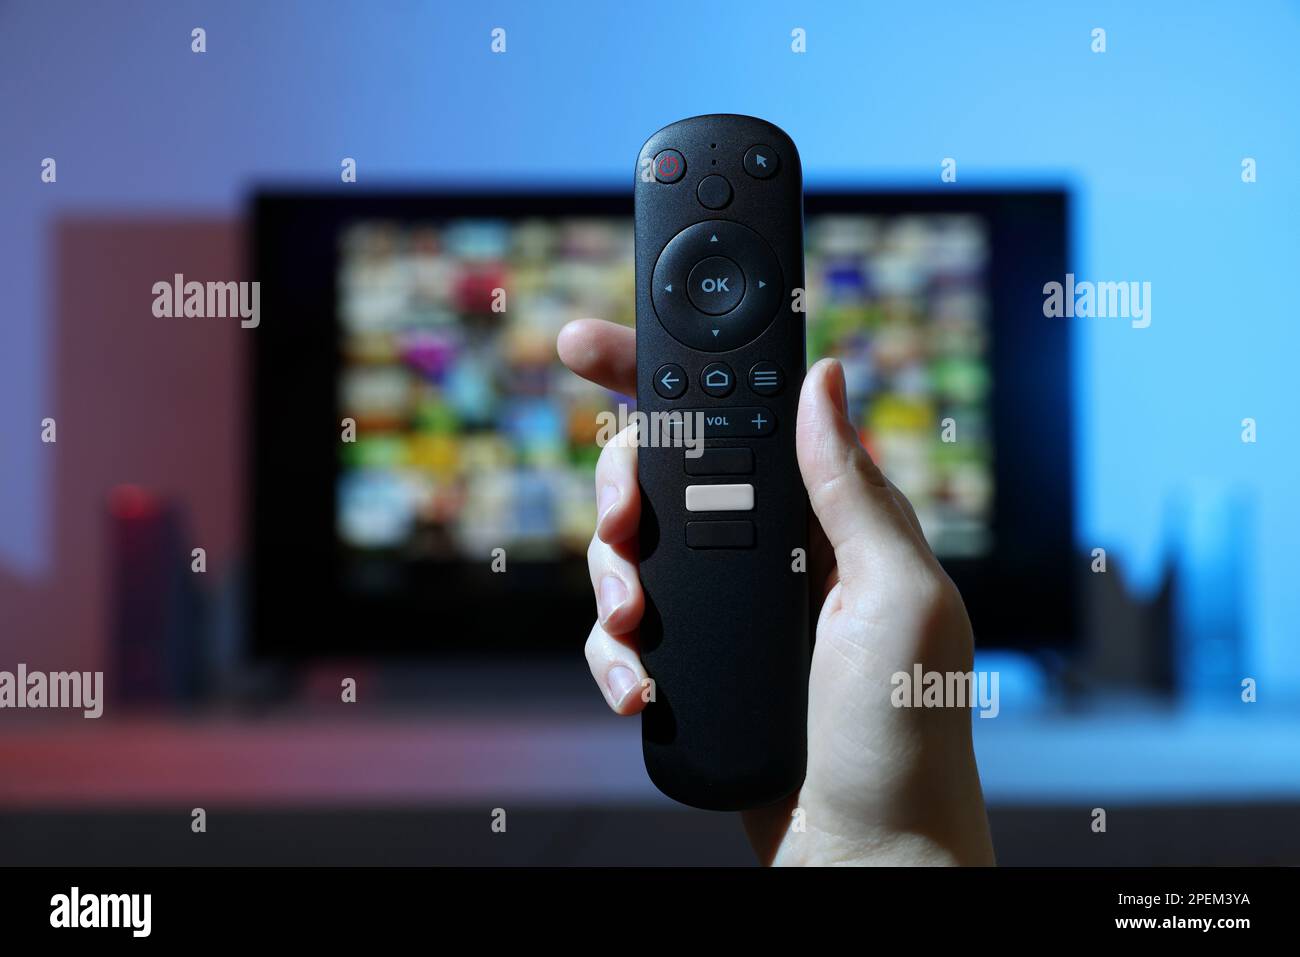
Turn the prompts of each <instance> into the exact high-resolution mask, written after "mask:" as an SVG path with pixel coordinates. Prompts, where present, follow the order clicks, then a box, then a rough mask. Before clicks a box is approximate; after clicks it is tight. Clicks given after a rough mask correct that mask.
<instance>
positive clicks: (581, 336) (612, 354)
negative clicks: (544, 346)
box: [555, 319, 636, 396]
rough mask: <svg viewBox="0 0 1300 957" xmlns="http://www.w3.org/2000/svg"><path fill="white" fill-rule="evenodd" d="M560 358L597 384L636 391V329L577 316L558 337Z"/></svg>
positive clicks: (623, 392) (627, 393)
mask: <svg viewBox="0 0 1300 957" xmlns="http://www.w3.org/2000/svg"><path fill="white" fill-rule="evenodd" d="M555 351H556V352H557V353H558V354H559V356H560V361H561V362H563V363H564V364H565V365H566V366H568V367H569V368H570V369H571V370H572V371H574V372H576V373H577V374H578V375H580V376H582V377H583V378H584V379H588V380H590V381H592V382H594V383H596V384H597V385H601V386H604V387H605V388H606V389H609V390H610V391H612V392H618V393H621V394H622V395H629V396H632V395H636V331H635V330H633V329H630V328H628V327H627V326H620V325H617V324H616V323H613V322H606V321H605V320H603V319H575V320H574V321H573V322H570V323H568V324H567V325H566V326H565V327H564V328H563V329H561V330H560V335H559V336H558V337H557V338H556V340H555Z"/></svg>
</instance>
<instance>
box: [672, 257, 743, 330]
mask: <svg viewBox="0 0 1300 957" xmlns="http://www.w3.org/2000/svg"><path fill="white" fill-rule="evenodd" d="M686 294H687V295H688V296H690V297H691V302H692V303H693V304H694V305H695V308H696V309H698V310H700V312H703V313H707V314H708V315H710V316H720V315H722V314H723V313H724V312H731V310H733V309H735V308H736V307H737V306H739V305H740V300H741V299H743V298H744V296H745V274H744V273H742V272H741V271H740V267H739V266H737V265H736V264H735V263H733V262H732V261H731V260H730V259H727V258H725V257H723V256H710V257H709V258H708V259H702V260H700V261H699V262H698V263H696V265H695V268H694V269H692V270H691V274H690V275H689V276H688V277H686Z"/></svg>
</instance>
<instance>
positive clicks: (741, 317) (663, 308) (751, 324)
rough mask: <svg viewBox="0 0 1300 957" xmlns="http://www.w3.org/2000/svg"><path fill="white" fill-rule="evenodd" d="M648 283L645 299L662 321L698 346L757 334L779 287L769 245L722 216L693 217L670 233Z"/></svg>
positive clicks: (720, 346)
mask: <svg viewBox="0 0 1300 957" xmlns="http://www.w3.org/2000/svg"><path fill="white" fill-rule="evenodd" d="M653 283H654V286H653V288H652V290H651V301H652V302H653V303H654V307H655V312H656V313H657V314H658V316H659V321H660V322H661V323H662V324H663V327H664V328H665V329H667V330H668V332H669V333H670V334H671V335H672V337H673V338H674V339H676V340H677V341H678V342H681V343H682V344H683V345H687V346H690V347H691V348H692V349H698V350H700V351H701V352H727V351H728V350H731V349H738V348H740V347H741V346H743V345H744V344H745V343H747V342H751V341H753V340H754V339H757V338H758V337H759V336H760V335H761V334H762V332H763V330H764V329H766V328H767V327H768V326H769V325H770V324H771V322H772V319H773V318H774V317H775V316H776V313H777V310H778V309H779V308H780V306H781V297H782V290H783V289H784V288H785V280H784V277H783V276H782V275H781V267H780V265H779V264H778V262H777V258H776V254H775V253H774V252H772V247H771V246H769V245H768V244H767V242H766V241H765V240H764V239H763V238H762V237H761V236H759V235H758V233H756V232H754V231H753V230H752V229H749V228H748V227H746V226H741V225H740V224H739V223H732V222H727V221H725V220H708V221H705V222H703V223H696V224H695V225H694V226H688V227H687V228H686V229H683V230H682V231H681V232H680V233H678V234H677V235H676V236H674V237H673V238H672V239H671V240H670V241H669V243H668V245H667V246H665V247H664V251H663V252H662V253H660V254H659V261H658V262H657V263H655V268H654V279H653ZM697 286H698V287H699V288H696V287H697Z"/></svg>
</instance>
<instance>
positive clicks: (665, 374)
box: [654, 362, 686, 399]
mask: <svg viewBox="0 0 1300 957" xmlns="http://www.w3.org/2000/svg"><path fill="white" fill-rule="evenodd" d="M654 386H655V392H657V393H659V395H660V396H662V397H663V398H665V399H677V398H680V397H681V396H682V395H683V394H685V392H686V370H685V369H683V368H682V367H681V366H679V365H677V364H676V363H673V362H670V363H668V364H667V365H662V366H660V367H659V368H658V369H656V370H655V375H654Z"/></svg>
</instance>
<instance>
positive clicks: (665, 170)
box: [659, 154, 677, 178]
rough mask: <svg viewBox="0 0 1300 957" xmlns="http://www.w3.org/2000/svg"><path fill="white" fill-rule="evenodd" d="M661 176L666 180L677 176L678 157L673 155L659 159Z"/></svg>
mask: <svg viewBox="0 0 1300 957" xmlns="http://www.w3.org/2000/svg"><path fill="white" fill-rule="evenodd" d="M659 175H660V176H663V177H665V178H668V177H671V176H676V175H677V157H676V156H673V155H671V154H669V155H667V156H661V157H659Z"/></svg>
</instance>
